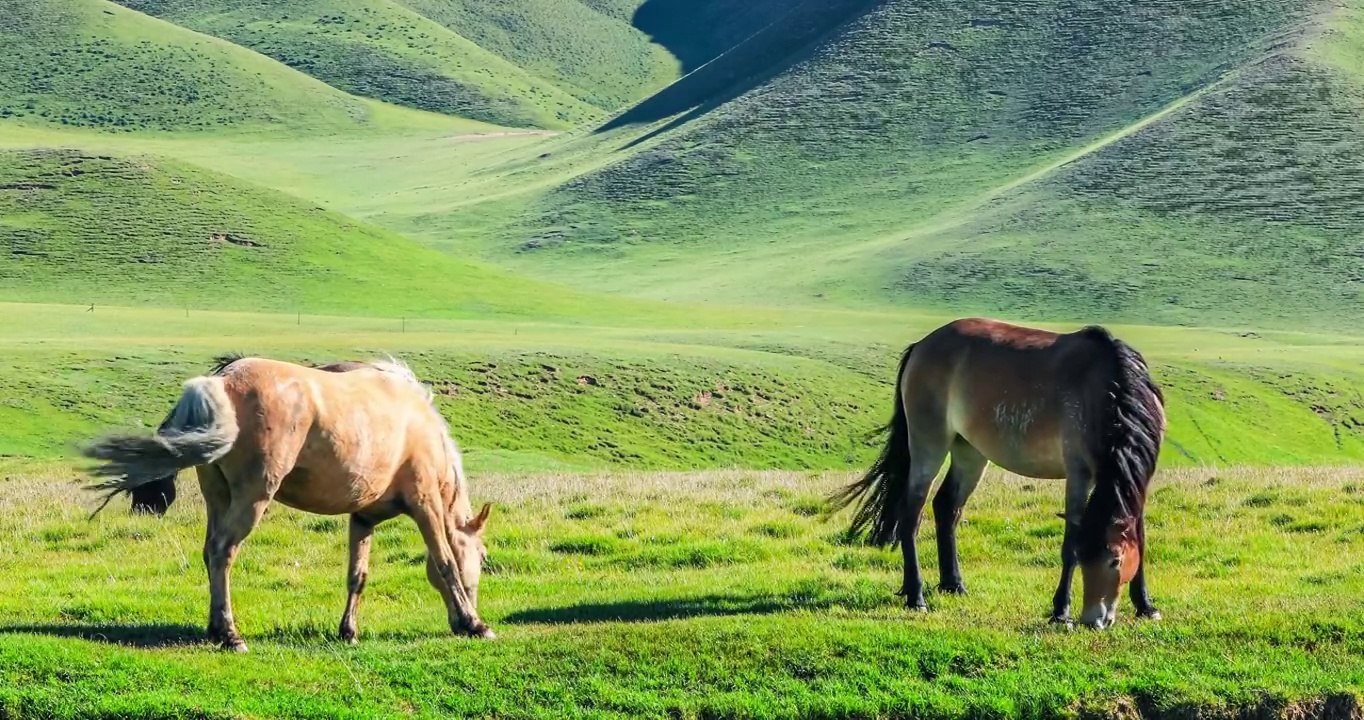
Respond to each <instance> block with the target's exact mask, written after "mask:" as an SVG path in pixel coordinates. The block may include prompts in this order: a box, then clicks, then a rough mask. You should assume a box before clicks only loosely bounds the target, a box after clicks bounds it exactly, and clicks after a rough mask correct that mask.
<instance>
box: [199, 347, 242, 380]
mask: <svg viewBox="0 0 1364 720" xmlns="http://www.w3.org/2000/svg"><path fill="white" fill-rule="evenodd" d="M245 357H246V356H245V355H243V354H241V353H239V352H230V353H224V354H222V355H219V356H218V357H215V358H213V369H211V370H209V373H208V374H210V375H221V374H222V372H223V371H224V370H226V369H227V366H228V365H231V364H232V363H234V362H237V361H238V360H241V359H242V358H245Z"/></svg>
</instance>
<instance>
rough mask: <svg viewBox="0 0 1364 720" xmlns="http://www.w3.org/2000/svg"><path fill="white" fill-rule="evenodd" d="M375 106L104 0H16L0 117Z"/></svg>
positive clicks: (2, 62)
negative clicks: (17, 0) (30, 0)
mask: <svg viewBox="0 0 1364 720" xmlns="http://www.w3.org/2000/svg"><path fill="white" fill-rule="evenodd" d="M373 112H374V109H373V108H372V107H371V106H370V105H369V104H367V103H365V102H363V101H360V100H358V99H357V98H354V97H351V96H349V95H346V94H345V93H343V92H340V91H338V90H336V89H335V88H332V87H329V86H327V85H324V84H323V83H321V82H318V81H317V80H314V79H313V78H310V77H308V76H306V75H304V74H302V73H298V72H293V71H290V70H288V69H287V68H284V67H281V66H280V65H278V64H277V63H274V62H272V61H270V60H268V59H267V58H263V57H261V56H259V55H257V54H255V53H252V52H250V51H247V50H244V49H242V48H240V47H238V46H235V45H232V44H229V43H226V42H223V41H221V40H216V39H214V38H210V37H206V36H203V35H199V34H197V33H193V32H189V31H187V30H184V29H182V28H179V27H176V26H174V25H170V24H168V23H165V22H161V21H159V20H155V19H153V18H149V17H146V16H145V15H141V14H139V13H135V12H132V11H130V10H127V9H125V8H122V7H120V6H118V5H115V4H113V3H111V2H105V1H104V0H32V2H27V1H26V2H21V3H9V4H7V5H6V7H5V19H4V22H2V23H0V118H3V119H8V120H9V121H11V122H13V121H19V122H24V123H28V124H37V125H49V126H52V125H55V126H72V127H84V128H98V129H102V130H110V131H120V132H131V131H137V130H143V131H145V130H155V131H185V130H195V131H214V130H223V129H228V128H231V129H238V130H240V129H260V128H265V127H284V128H291V129H295V130H311V131H328V130H338V129H353V128H356V127H362V126H364V125H365V124H367V123H369V122H370V121H371V120H372V117H371V116H372V114H373Z"/></svg>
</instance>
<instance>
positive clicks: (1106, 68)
mask: <svg viewBox="0 0 1364 720" xmlns="http://www.w3.org/2000/svg"><path fill="white" fill-rule="evenodd" d="M1317 9H1318V6H1317V5H1314V4H1311V3H1307V2H1298V1H1296V0H1285V1H1284V2H1276V3H1241V2H1228V1H1224V0H1205V1H1202V2H1198V3H1181V4H1180V5H1179V9H1178V11H1174V10H1172V9H1171V8H1167V7H1165V6H1149V7H1145V6H1144V7H1143V8H1142V9H1140V11H1135V10H1134V9H1133V8H1129V7H1127V6H1125V5H1123V4H1121V3H1113V2H1099V1H1094V2H1082V3H1050V2H1033V3H1023V4H1018V5H1016V6H1013V7H1012V8H1011V9H1009V10H997V9H996V10H992V9H990V8H986V7H984V6H981V7H975V6H972V5H969V4H968V5H961V4H953V5H948V4H943V5H935V4H927V5H925V4H922V3H917V4H910V3H897V2H888V3H884V4H882V5H880V6H879V7H877V8H875V9H874V10H872V11H871V12H868V13H866V14H864V15H862V16H861V17H860V18H859V19H857V20H856V21H855V22H852V23H850V24H848V25H846V26H845V27H843V28H842V29H841V30H839V31H838V32H836V33H835V34H834V35H832V36H830V37H828V38H826V39H825V40H824V41H823V42H822V43H821V44H820V45H819V46H818V47H817V48H815V49H814V50H813V51H811V52H810V53H809V54H808V57H806V58H805V59H804V60H802V61H800V62H798V63H796V64H795V65H793V66H791V67H790V68H788V69H787V70H785V71H783V72H781V73H780V74H778V75H777V76H775V77H772V78H770V79H768V80H765V81H763V82H761V83H760V84H759V85H758V86H757V87H755V88H754V89H752V90H750V91H749V92H747V93H745V94H744V95H742V96H740V97H738V98H737V99H734V100H732V101H729V102H727V103H724V104H722V105H720V106H719V107H718V108H715V109H713V110H711V111H710V112H708V113H706V114H704V115H701V116H699V117H696V118H694V119H691V120H690V121H689V122H686V123H685V124H682V125H680V126H677V127H673V128H671V129H664V131H663V132H662V133H661V134H659V135H657V136H656V137H652V138H651V139H649V140H646V141H645V142H643V143H642V144H638V145H633V144H628V141H630V140H631V139H632V138H635V137H637V136H638V135H639V134H640V133H641V132H644V131H647V130H655V131H656V130H658V128H657V127H654V126H643V127H641V128H639V129H636V130H633V131H631V130H628V129H620V130H616V131H613V132H611V133H607V134H606V135H604V136H602V137H599V138H593V139H587V140H583V139H578V140H571V141H565V144H564V145H563V146H562V147H561V148H558V149H557V150H556V151H555V153H554V154H555V155H565V156H567V155H572V154H574V153H575V152H581V153H582V154H583V155H588V156H592V157H593V158H594V159H595V162H585V163H582V166H581V167H577V168H571V169H570V173H569V175H570V176H571V177H572V178H573V179H566V178H565V177H563V176H562V175H557V176H556V173H557V172H558V171H557V170H556V169H553V168H546V169H545V170H543V171H540V173H539V174H538V175H536V176H535V177H536V178H538V179H540V180H543V181H544V182H546V183H548V184H549V185H551V186H553V187H555V188H556V189H555V190H553V191H551V192H548V193H540V192H538V191H537V192H536V193H528V194H527V195H525V196H523V197H518V198H515V199H512V200H507V199H505V197H503V196H498V195H494V197H493V199H492V200H491V201H490V202H489V203H488V205H487V207H486V208H485V209H483V210H481V211H480V210H478V209H474V210H472V212H475V213H479V214H481V215H482V216H484V217H486V218H490V219H492V218H497V217H502V218H506V217H515V216H516V215H517V213H518V212H519V213H520V218H521V219H520V220H519V221H517V222H515V223H513V224H511V225H510V226H507V225H503V226H501V227H500V228H499V227H497V226H496V225H493V224H492V223H489V226H488V227H487V228H485V230H481V231H479V232H477V233H466V234H464V235H458V233H460V230H459V229H458V228H457V227H456V226H457V224H458V223H456V222H453V221H451V222H445V223H442V222H441V218H440V217H438V215H439V213H433V214H432V215H436V216H435V217H433V216H432V215H428V216H426V217H422V218H421V220H420V223H418V222H415V221H414V222H411V223H410V224H408V225H406V226H404V229H414V230H418V231H425V232H428V233H429V234H430V235H431V236H440V237H445V238H449V237H451V236H452V235H454V236H457V237H460V238H461V242H466V243H469V242H472V243H478V244H482V245H483V246H484V247H488V244H487V243H489V242H490V241H492V242H495V243H496V245H494V247H495V249H493V250H491V252H492V253H493V256H494V257H497V258H499V259H500V260H501V261H505V262H509V263H513V264H515V266H517V267H520V268H524V269H526V270H528V271H533V272H536V271H538V272H545V271H547V270H549V269H550V268H552V269H553V272H555V273H556V274H561V273H563V269H564V268H565V267H570V268H572V269H573V273H572V274H573V276H574V277H575V282H580V283H582V284H583V285H586V286H592V287H610V288H614V289H619V290H623V291H627V292H632V293H640V294H648V295H651V296H657V297H672V298H687V299H699V298H705V297H711V298H715V297H720V298H732V299H743V300H746V301H756V302H793V301H794V302H801V301H802V298H803V301H804V302H806V303H809V302H812V301H815V300H816V298H815V297H814V296H816V295H819V296H823V297H824V298H826V299H829V300H835V301H839V302H844V303H847V302H854V303H876V304H879V303H883V302H885V301H886V300H887V299H894V300H896V301H900V302H909V303H915V304H925V303H928V304H937V305H942V306H944V307H952V308H973V309H981V310H993V311H1003V310H1007V311H1009V312H1012V313H1016V314H1021V315H1027V316H1031V317H1066V318H1075V319H1079V318H1093V317H1102V318H1126V319H1131V320H1138V319H1142V320H1150V319H1159V320H1162V321H1174V322H1189V321H1197V320H1203V321H1208V320H1215V321H1217V322H1240V323H1244V324H1248V325H1253V324H1256V321H1257V319H1259V318H1265V319H1266V320H1265V322H1271V323H1273V324H1280V325H1282V324H1286V323H1291V324H1298V323H1302V322H1307V323H1310V324H1315V325H1321V326H1329V325H1339V324H1340V323H1341V322H1349V320H1348V319H1345V318H1344V316H1345V315H1355V316H1357V312H1355V311H1353V310H1352V311H1351V312H1350V313H1341V312H1338V310H1339V308H1340V307H1350V308H1354V305H1352V304H1351V303H1354V302H1357V301H1356V300H1354V299H1353V298H1355V294H1354V293H1355V291H1354V289H1353V283H1354V282H1357V278H1355V277H1354V276H1353V275H1352V272H1353V271H1352V270H1351V267H1353V265H1352V263H1354V264H1357V263H1356V262H1355V261H1354V260H1353V258H1355V256H1354V255H1353V254H1352V253H1353V252H1354V251H1353V250H1352V249H1351V248H1352V247H1353V245H1352V241H1351V240H1350V238H1351V237H1353V236H1354V235H1353V234H1355V233H1356V230H1355V228H1356V224H1355V220H1354V219H1353V216H1352V215H1351V212H1352V211H1351V210H1349V207H1350V205H1351V203H1352V202H1353V200H1352V198H1353V193H1354V192H1355V191H1354V190H1353V189H1352V188H1353V180H1352V178H1353V170H1352V167H1353V165H1352V163H1354V162H1355V160H1356V159H1357V158H1358V153H1357V151H1356V150H1355V149H1353V145H1352V144H1351V143H1352V142H1353V141H1352V140H1350V138H1352V137H1353V133H1354V132H1355V131H1354V129H1353V128H1354V124H1353V123H1354V120H1353V118H1354V116H1355V115H1356V114H1357V113H1356V111H1355V110H1354V108H1355V107H1356V104H1355V103H1356V100H1355V97H1356V95H1358V94H1359V93H1358V92H1357V91H1356V90H1355V88H1356V87H1357V82H1356V81H1355V80H1354V77H1355V76H1354V75H1353V74H1352V73H1353V72H1354V70H1353V68H1354V67H1355V66H1356V65H1357V64H1358V63H1357V60H1356V59H1355V58H1354V57H1353V55H1351V52H1352V51H1350V50H1349V48H1351V47H1354V46H1356V45H1357V42H1355V41H1354V40H1353V39H1352V38H1354V37H1356V36H1355V34H1354V32H1355V31H1354V29H1353V28H1354V26H1355V24H1356V23H1355V21H1354V20H1353V19H1352V18H1354V16H1355V14H1356V13H1357V11H1356V10H1353V9H1348V8H1347V9H1346V10H1344V11H1342V12H1339V13H1337V14H1336V15H1335V16H1333V17H1331V18H1330V19H1329V22H1330V23H1331V33H1330V34H1329V35H1327V36H1326V37H1325V38H1324V39H1323V40H1321V41H1320V42H1315V44H1314V45H1313V46H1312V49H1311V50H1300V49H1299V48H1300V46H1301V45H1302V43H1304V42H1308V41H1311V38H1313V37H1315V35H1314V32H1315V28H1316V27H1317V26H1316V25H1314V24H1312V23H1309V22H1308V20H1309V19H1311V18H1313V17H1315V16H1313V15H1312V13H1313V12H1315V11H1316V10H1317ZM1058 15H1065V16H1067V17H1070V18H1074V19H1075V20H1074V25H1073V27H1072V24H1071V23H1069V22H1068V23H1067V25H1065V26H1064V28H1063V27H1062V26H1061V25H1059V24H1055V23H1052V22H1050V21H1049V18H1051V17H1054V16H1058ZM1314 22H1315V21H1314ZM1304 23H1307V24H1306V25H1304ZM1271 50H1272V51H1273V52H1278V53H1280V55H1278V56H1276V58H1275V59H1272V60H1269V61H1267V62H1260V61H1259V59H1260V58H1261V57H1263V55H1264V53H1266V52H1269V51H1271ZM1283 53H1286V54H1283ZM723 60H724V58H721V60H719V61H717V62H721V61H723ZM1242 63H1251V64H1250V65H1249V66H1247V67H1245V68H1244V69H1243V70H1240V71H1238V72H1237V73H1236V74H1235V75H1234V77H1232V78H1230V79H1228V80H1227V81H1225V83H1224V84H1223V85H1219V86H1218V87H1217V89H1216V90H1214V91H1213V92H1212V93H1211V94H1208V95H1199V96H1195V97H1190V93H1191V92H1193V91H1195V90H1197V89H1198V88H1200V87H1204V86H1206V85H1208V84H1209V83H1212V82H1214V81H1216V79H1217V78H1218V77H1219V76H1220V75H1221V74H1222V73H1224V72H1226V71H1228V70H1230V69H1234V68H1237V67H1240V65H1241V64H1242ZM665 92H666V91H665ZM1238 97H1239V99H1238ZM1317 99H1320V102H1317ZM1169 108H1177V109H1176V110H1175V111H1174V112H1172V113H1170V114H1168V115H1160V116H1159V118H1158V119H1156V120H1155V121H1154V122H1153V123H1152V124H1151V125H1150V126H1149V127H1147V128H1146V129H1144V130H1141V131H1140V132H1138V133H1137V134H1136V135H1134V136H1132V137H1130V138H1127V139H1125V140H1122V141H1119V142H1114V143H1112V144H1109V145H1106V146H1105V147H1104V148H1103V149H1102V151H1100V152H1098V153H1094V154H1093V155H1092V156H1091V157H1087V158H1086V160H1085V161H1084V162H1081V163H1073V164H1071V165H1070V166H1068V167H1067V168H1066V171H1065V172H1064V173H1062V175H1063V176H1064V178H1063V177H1062V175H1056V176H1043V177H1042V180H1043V181H1044V182H1041V183H1039V182H1031V183H1024V184H1023V186H1022V187H1021V188H1017V189H1015V185H1016V184H1017V182H1016V181H1018V180H1025V179H1029V178H1033V176H1034V175H1035V173H1036V172H1037V171H1038V170H1040V169H1046V168H1048V167H1050V166H1053V165H1054V164H1055V163H1057V162H1060V161H1062V160H1066V159H1069V158H1071V157H1072V156H1074V155H1075V154H1076V153H1077V151H1080V150H1082V149H1084V148H1086V147H1087V146H1089V145H1091V144H1092V143H1096V142H1100V143H1102V142H1105V141H1106V137H1107V136H1109V135H1110V133H1113V132H1116V131H1121V130H1122V129H1124V128H1127V127H1130V126H1132V125H1133V123H1136V122H1139V121H1143V119H1150V118H1152V117H1153V116H1156V115H1158V114H1160V113H1162V112H1163V111H1165V110H1167V109H1169ZM1181 127H1182V128H1184V130H1180V129H1179V128H1181ZM665 128H666V126H665ZM1266 137H1267V138H1269V142H1271V143H1272V144H1273V148H1274V149H1273V150H1272V153H1273V154H1274V156H1275V157H1276V158H1277V160H1276V161H1275V162H1276V163H1277V164H1273V165H1270V166H1268V167H1272V168H1273V169H1265V170H1264V171H1263V172H1261V173H1259V174H1256V175H1252V176H1251V177H1248V178H1244V179H1243V180H1240V181H1237V180H1236V178H1238V177H1244V173H1243V172H1241V170H1240V167H1241V165H1244V164H1247V163H1249V164H1251V165H1256V166H1258V167H1261V168H1265V167H1266V163H1264V162H1261V161H1260V160H1258V159H1256V158H1255V157H1253V156H1252V155H1248V153H1251V152H1258V151H1259V150H1252V149H1250V148H1249V147H1242V148H1241V149H1236V148H1235V144H1236V143H1240V144H1241V145H1242V146H1247V145H1248V144H1252V143H1259V142H1260V140H1261V139H1263V138H1266ZM1337 139H1342V142H1336V140H1337ZM1174 142H1177V143H1178V147H1177V148H1174V149H1171V143H1174ZM574 143H576V144H577V145H578V146H581V147H582V148H583V149H581V150H580V151H579V150H575V149H574V147H575V145H574ZM1264 152H1270V151H1269V150H1265V151H1264ZM610 153H614V154H610ZM1205 155H1206V157H1205ZM604 158H614V160H613V163H612V164H609V165H607V166H605V167H602V166H601V160H602V159H604ZM1104 158H1107V160H1106V161H1105V160H1104ZM542 162H543V163H544V164H546V165H552V164H553V163H554V159H553V158H551V159H549V160H543V161H542ZM1105 162H1106V163H1107V164H1106V165H1105V164H1104V163H1105ZM562 167H563V168H567V167H568V166H567V165H563V166H562ZM1194 167H1197V168H1199V169H1200V171H1201V172H1202V173H1203V175H1201V176H1198V175H1194V174H1184V175H1181V174H1180V173H1181V172H1182V171H1183V169H1186V168H1194ZM1115 168H1121V171H1120V172H1114V171H1113V170H1114V169H1115ZM528 172H529V171H528V170H527V169H526V164H525V163H523V164H521V165H517V166H509V167H508V169H507V170H506V174H507V175H508V176H514V175H515V176H524V175H526V174H528ZM1285 178H1287V179H1289V184H1288V185H1287V186H1285V185H1284V184H1283V183H1282V182H1280V181H1281V180H1284V179H1285ZM1053 182H1055V183H1059V184H1060V189H1059V190H1058V189H1056V188H1055V187H1052V186H1051V185H1049V183H1053ZM1237 182H1240V185H1239V186H1238V185H1235V183H1237ZM1027 193H1033V194H1032V195H1026V194H1027ZM1228 193H1230V194H1231V195H1232V197H1234V198H1237V199H1235V200H1234V201H1233V200H1227V201H1224V202H1222V203H1221V204H1220V206H1218V203H1214V202H1211V201H1210V200H1207V199H1203V198H1214V197H1216V196H1224V195H1227V194H1228ZM1172 197H1177V198H1182V199H1180V200H1179V201H1178V202H1172V201H1171V198H1172ZM528 200H532V201H533V204H532V206H531V208H530V209H529V210H522V208H524V207H525V205H526V203H527V201H528ZM1181 203H1182V204H1181ZM1356 204H1357V203H1356ZM1269 208H1273V210H1270V209H1269ZM991 210H993V212H991ZM470 212H471V211H470V210H468V209H466V208H461V209H460V212H459V217H461V218H466V217H468V216H469V214H470ZM1086 213H1088V214H1089V217H1088V219H1082V220H1079V221H1077V217H1079V216H1080V215H1083V214H1086ZM982 216H984V218H983V219H982ZM454 217H455V216H454V215H451V216H450V218H449V219H450V220H453V218H454ZM399 224H401V223H399ZM1219 224H1221V225H1222V226H1223V227H1222V228H1220V229H1219V228H1218V227H1217V226H1218V225H1219ZM1077 225H1078V227H1077ZM1247 234H1254V235H1256V236H1257V240H1256V242H1255V243H1254V244H1252V245H1250V246H1245V245H1244V244H1243V243H1238V241H1237V238H1240V237H1244V236H1246V235H1247ZM1137 248H1140V252H1138V251H1136V249H1137ZM1226 250H1231V251H1232V252H1235V253H1240V258H1239V259H1238V260H1236V261H1231V263H1230V265H1229V264H1228V261H1224V260H1219V259H1216V256H1217V254H1219V253H1222V252H1224V251H1226ZM683 265H685V266H686V267H687V269H688V272H686V273H680V272H678V268H679V267H680V266H683ZM1304 267H1312V268H1313V269H1314V270H1317V271H1320V272H1321V273H1324V274H1325V276H1326V277H1328V278H1329V280H1328V281H1327V282H1326V283H1324V284H1317V285H1315V286H1314V283H1310V282H1306V281H1305V279H1304V278H1305V275H1303V273H1304V272H1306V271H1305V270H1303V268H1304ZM963 274H965V275H967V279H961V276H962V275H963ZM1238 276H1239V277H1240V278H1241V279H1236V278H1237V277H1238ZM1019 278H1026V280H1023V279H1019ZM977 281H979V282H977ZM1286 281H1289V282H1286ZM1285 284H1294V285H1295V286H1296V287H1297V288H1301V289H1299V290H1296V291H1295V292H1293V293H1288V294H1284V293H1280V292H1279V289H1280V288H1282V287H1283V286H1284V285H1285ZM1225 298H1235V299H1236V301H1235V302H1232V303H1220V302H1219V299H1225ZM1342 304H1343V305H1342ZM1356 310H1357V308H1356Z"/></svg>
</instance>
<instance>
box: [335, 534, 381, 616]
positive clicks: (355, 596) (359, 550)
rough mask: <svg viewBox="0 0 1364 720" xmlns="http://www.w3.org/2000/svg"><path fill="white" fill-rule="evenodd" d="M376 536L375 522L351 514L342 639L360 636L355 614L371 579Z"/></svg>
mask: <svg viewBox="0 0 1364 720" xmlns="http://www.w3.org/2000/svg"><path fill="white" fill-rule="evenodd" d="M373 537H374V523H373V522H371V521H370V520H368V519H366V518H363V517H361V516H359V515H351V516H350V572H349V580H348V581H347V592H348V595H347V596H346V611H345V612H344V613H342V615H341V632H340V634H341V639H342V640H345V641H346V642H351V643H353V642H355V641H356V640H357V639H358V638H359V636H360V629H359V627H358V625H357V624H356V620H355V614H356V611H357V610H358V609H359V607H360V593H362V592H364V590H365V581H366V580H368V579H369V545H370V540H371V539H372V538H373Z"/></svg>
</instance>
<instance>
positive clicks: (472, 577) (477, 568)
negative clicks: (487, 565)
mask: <svg viewBox="0 0 1364 720" xmlns="http://www.w3.org/2000/svg"><path fill="white" fill-rule="evenodd" d="M492 509H493V506H492V504H491V503H485V504H484V505H483V509H482V510H480V511H479V513H478V515H475V516H474V518H473V519H472V520H470V521H469V522H466V523H464V524H463V525H460V526H459V528H458V529H457V530H455V532H453V533H451V534H452V535H454V538H453V540H454V544H455V547H454V548H453V549H454V551H455V557H456V558H458V559H459V577H460V579H461V580H462V581H463V582H464V591H465V592H467V593H468V594H469V601H470V602H472V603H473V604H474V607H475V608H477V607H478V581H479V578H480V577H482V575H483V561H484V560H486V559H487V558H488V546H486V545H484V544H483V531H484V530H485V529H487V525H488V514H489V513H491V512H492Z"/></svg>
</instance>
